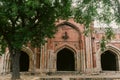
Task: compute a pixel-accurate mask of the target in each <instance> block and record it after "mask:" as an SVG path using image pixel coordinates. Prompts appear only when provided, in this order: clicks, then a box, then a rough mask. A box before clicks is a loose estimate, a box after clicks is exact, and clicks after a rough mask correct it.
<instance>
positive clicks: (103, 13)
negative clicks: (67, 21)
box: [74, 0, 120, 50]
mask: <svg viewBox="0 0 120 80" xmlns="http://www.w3.org/2000/svg"><path fill="white" fill-rule="evenodd" d="M76 4H77V7H75V10H74V11H75V12H74V19H75V20H76V21H77V22H78V23H81V24H84V25H85V32H84V33H85V35H88V34H89V33H90V32H91V30H90V24H91V23H92V22H93V21H95V20H97V21H99V22H101V23H102V24H107V25H108V28H106V30H105V35H104V38H102V40H101V42H100V43H101V44H100V45H101V47H102V48H105V44H106V43H107V42H109V41H110V40H111V39H112V38H113V37H114V32H113V30H112V28H111V27H109V24H111V23H112V22H113V21H115V23H117V24H120V2H119V0H77V2H76ZM101 27H102V26H101ZM102 50H104V49H102Z"/></svg>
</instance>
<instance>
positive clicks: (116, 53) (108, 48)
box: [96, 45, 120, 71]
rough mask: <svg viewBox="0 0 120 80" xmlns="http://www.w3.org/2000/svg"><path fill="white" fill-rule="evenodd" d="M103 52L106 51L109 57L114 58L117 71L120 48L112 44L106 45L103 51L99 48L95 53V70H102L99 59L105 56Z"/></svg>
mask: <svg viewBox="0 0 120 80" xmlns="http://www.w3.org/2000/svg"><path fill="white" fill-rule="evenodd" d="M108 52H110V53H108ZM104 53H108V55H109V56H110V55H111V57H113V58H115V59H114V60H115V61H116V67H117V71H119V70H120V61H119V60H120V49H119V48H117V47H115V46H113V45H107V46H106V49H105V51H104V52H102V51H101V50H100V49H99V50H98V51H97V53H96V59H97V60H96V61H97V62H96V63H97V70H99V71H102V64H101V61H102V60H101V59H102V57H103V56H105V55H104Z"/></svg>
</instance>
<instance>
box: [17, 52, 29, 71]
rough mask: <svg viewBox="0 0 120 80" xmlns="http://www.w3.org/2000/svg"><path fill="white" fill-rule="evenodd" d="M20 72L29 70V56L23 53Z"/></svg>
mask: <svg viewBox="0 0 120 80" xmlns="http://www.w3.org/2000/svg"><path fill="white" fill-rule="evenodd" d="M19 65H20V72H25V71H28V69H29V55H28V54H27V53H25V52H23V51H21V54H20V62H19Z"/></svg>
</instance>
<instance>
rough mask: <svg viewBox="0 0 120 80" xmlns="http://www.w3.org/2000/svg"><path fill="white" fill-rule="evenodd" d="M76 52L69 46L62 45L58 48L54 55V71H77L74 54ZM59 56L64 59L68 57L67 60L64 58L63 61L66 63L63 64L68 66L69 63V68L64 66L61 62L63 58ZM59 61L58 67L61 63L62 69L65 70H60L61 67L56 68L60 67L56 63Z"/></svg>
mask: <svg viewBox="0 0 120 80" xmlns="http://www.w3.org/2000/svg"><path fill="white" fill-rule="evenodd" d="M76 52H77V51H76V50H75V49H74V48H73V47H71V46H70V45H65V44H64V45H62V46H61V47H59V48H58V49H57V50H56V51H55V53H56V70H57V71H65V70H66V71H75V70H76V69H77V64H76V62H77V58H76V55H77V54H76ZM60 56H62V57H64V58H65V57H66V56H68V58H65V59H67V60H66V61H68V62H66V63H65V64H70V62H71V65H69V68H68V67H66V66H65V65H64V62H63V60H62V59H63V58H61V57H60ZM59 61H60V65H61V64H62V63H63V65H64V67H66V69H62V68H64V67H62V68H60V67H58V66H60V65H59V63H58V62H59ZM69 61H70V62H69Z"/></svg>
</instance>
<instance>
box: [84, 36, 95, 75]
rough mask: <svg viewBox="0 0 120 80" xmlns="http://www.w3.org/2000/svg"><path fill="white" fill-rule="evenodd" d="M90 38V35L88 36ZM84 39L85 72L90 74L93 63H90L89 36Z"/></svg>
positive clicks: (90, 48)
mask: <svg viewBox="0 0 120 80" xmlns="http://www.w3.org/2000/svg"><path fill="white" fill-rule="evenodd" d="M89 36H90V35H89ZM89 36H88V37H86V38H85V42H86V63H87V66H86V72H88V73H89V72H92V69H93V62H92V46H91V36H90V37H89Z"/></svg>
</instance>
